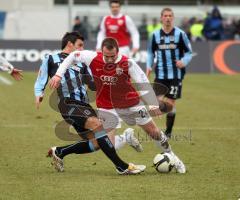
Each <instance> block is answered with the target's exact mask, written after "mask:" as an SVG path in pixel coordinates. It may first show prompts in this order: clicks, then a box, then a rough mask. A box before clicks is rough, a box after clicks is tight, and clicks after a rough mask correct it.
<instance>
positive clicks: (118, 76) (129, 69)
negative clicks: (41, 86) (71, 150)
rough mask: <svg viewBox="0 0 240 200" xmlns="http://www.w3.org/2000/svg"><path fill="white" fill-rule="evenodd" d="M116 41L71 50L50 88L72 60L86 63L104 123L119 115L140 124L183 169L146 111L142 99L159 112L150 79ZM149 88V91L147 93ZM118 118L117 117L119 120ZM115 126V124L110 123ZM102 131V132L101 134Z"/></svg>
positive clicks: (182, 168) (177, 167)
mask: <svg viewBox="0 0 240 200" xmlns="http://www.w3.org/2000/svg"><path fill="white" fill-rule="evenodd" d="M118 52H119V47H118V43H117V41H116V40H115V39H113V38H106V39H104V40H103V42H102V46H101V52H94V51H75V52H73V53H71V54H70V55H69V56H68V57H67V58H66V59H65V60H64V62H63V63H62V64H61V65H60V66H59V68H58V70H57V72H56V75H55V76H53V78H52V79H51V81H50V87H51V88H55V89H56V88H58V87H59V84H60V82H61V79H62V77H63V75H64V74H65V72H66V70H67V69H68V67H70V66H71V65H73V64H75V63H79V62H82V63H85V64H86V65H87V66H89V68H90V69H91V71H92V74H93V77H94V82H95V85H96V91H97V97H96V104H97V107H98V109H99V116H100V118H102V119H103V125H104V123H109V121H110V122H111V120H112V122H113V123H112V124H116V123H115V121H114V119H119V118H120V119H122V120H124V121H125V122H126V123H127V124H128V125H135V124H137V125H139V126H140V127H141V128H142V129H143V130H144V131H145V132H146V133H147V134H148V135H149V136H150V137H152V138H153V139H154V140H155V141H156V143H157V144H158V146H160V147H161V148H162V149H163V151H164V152H168V153H170V154H171V155H173V157H174V159H175V168H176V170H177V172H179V173H185V172H186V168H185V166H184V164H183V162H182V161H181V160H180V159H179V158H178V157H177V156H176V155H175V154H174V153H173V151H172V150H171V147H170V145H169V143H168V141H167V137H166V136H165V134H164V133H163V132H162V131H161V130H160V129H159V128H158V127H157V126H156V124H155V123H154V121H153V120H152V118H151V116H150V115H149V113H148V111H147V108H146V107H145V106H144V103H143V101H144V102H145V103H147V105H149V107H150V109H149V110H150V111H151V112H152V113H154V114H155V115H160V114H161V111H160V110H159V106H158V102H157V99H156V96H155V95H154V92H153V91H152V88H151V85H150V83H149V80H148V79H147V77H146V75H145V73H144V72H143V71H142V70H141V68H140V67H139V66H138V65H137V64H136V62H135V61H134V60H132V59H129V58H128V57H125V56H122V55H120V54H119V53H118ZM131 79H132V80H133V81H134V82H135V83H139V84H137V86H139V88H138V91H139V93H140V95H141V97H142V100H143V101H142V100H140V97H139V93H138V92H137V91H136V89H135V88H134V87H133V84H132V82H131ZM146 91H148V95H145V94H146ZM106 113H110V114H111V115H114V116H115V117H113V118H108V117H106V115H105V114H106ZM118 122H119V121H118ZM109 124H111V123H109ZM112 128H115V127H112ZM99 129H102V127H101V126H100V127H97V126H96V131H95V130H94V132H95V137H99V134H98V132H100V133H102V132H101V131H102V130H99ZM100 135H101V134H100Z"/></svg>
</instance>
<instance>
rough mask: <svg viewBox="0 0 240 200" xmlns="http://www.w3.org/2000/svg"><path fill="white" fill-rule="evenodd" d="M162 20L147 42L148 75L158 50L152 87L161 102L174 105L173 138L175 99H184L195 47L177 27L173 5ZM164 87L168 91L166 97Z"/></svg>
mask: <svg viewBox="0 0 240 200" xmlns="http://www.w3.org/2000/svg"><path fill="white" fill-rule="evenodd" d="M161 21H162V28H161V29H160V30H156V31H155V32H154V33H153V35H152V37H151V38H150V40H149V42H148V51H147V55H148V57H147V71H146V74H147V76H148V75H149V74H150V72H151V71H152V67H153V64H154V63H153V61H154V57H155V53H156V57H157V63H156V66H155V80H154V85H153V89H154V91H155V93H156V95H157V96H158V99H159V101H160V102H162V101H165V102H167V103H169V104H171V105H172V107H173V108H172V110H171V111H170V112H169V113H168V114H167V119H166V131H165V134H166V135H167V136H168V137H169V138H170V137H171V133H172V128H173V125H174V120H175V116H176V103H175V101H176V100H177V99H179V98H181V92H182V80H183V78H184V75H185V67H186V66H187V65H188V63H189V62H190V61H191V59H192V49H191V44H190V41H189V39H188V37H187V35H186V33H185V32H184V31H182V30H181V29H179V28H178V27H174V25H173V22H174V13H173V11H172V9H171V8H164V9H163V10H162V11H161ZM163 87H166V88H167V90H168V92H167V93H166V94H165V96H164V97H163V94H162V91H163V90H165V89H163ZM165 91H166V90H165Z"/></svg>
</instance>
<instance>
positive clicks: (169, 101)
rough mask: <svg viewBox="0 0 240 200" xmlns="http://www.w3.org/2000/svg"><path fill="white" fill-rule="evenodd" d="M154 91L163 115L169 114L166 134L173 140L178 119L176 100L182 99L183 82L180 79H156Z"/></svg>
mask: <svg viewBox="0 0 240 200" xmlns="http://www.w3.org/2000/svg"><path fill="white" fill-rule="evenodd" d="M153 89H154V92H155V94H156V95H157V97H158V100H159V109H160V110H161V111H162V112H163V113H167V116H166V130H165V134H166V135H167V137H168V138H171V135H172V129H173V126H174V122H175V118H176V103H175V101H176V99H179V98H181V92H182V81H181V80H178V79H173V80H159V79H155V81H154V85H153Z"/></svg>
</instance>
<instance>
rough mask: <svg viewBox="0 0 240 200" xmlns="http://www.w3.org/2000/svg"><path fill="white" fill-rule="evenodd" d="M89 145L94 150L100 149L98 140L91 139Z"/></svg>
mask: <svg viewBox="0 0 240 200" xmlns="http://www.w3.org/2000/svg"><path fill="white" fill-rule="evenodd" d="M89 147H90V149H91V151H92V152H94V151H98V150H99V149H100V147H99V145H98V143H97V141H96V140H89Z"/></svg>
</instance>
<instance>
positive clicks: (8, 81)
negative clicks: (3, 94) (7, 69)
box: [0, 75, 13, 85]
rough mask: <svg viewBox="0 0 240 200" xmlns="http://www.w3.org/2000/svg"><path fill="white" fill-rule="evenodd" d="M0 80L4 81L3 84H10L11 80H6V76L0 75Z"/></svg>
mask: <svg viewBox="0 0 240 200" xmlns="http://www.w3.org/2000/svg"><path fill="white" fill-rule="evenodd" d="M0 81H1V82H2V83H4V84H5V85H12V84H13V83H12V81H10V80H8V79H7V78H5V77H3V76H1V75H0Z"/></svg>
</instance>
